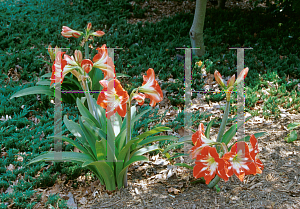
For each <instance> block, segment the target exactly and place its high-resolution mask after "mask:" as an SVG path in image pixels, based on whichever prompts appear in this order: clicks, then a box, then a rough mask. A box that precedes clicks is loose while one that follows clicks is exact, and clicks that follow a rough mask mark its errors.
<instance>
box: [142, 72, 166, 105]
mask: <svg viewBox="0 0 300 209" xmlns="http://www.w3.org/2000/svg"><path fill="white" fill-rule="evenodd" d="M143 79H144V82H143V85H142V86H141V87H139V89H138V90H139V92H142V93H144V94H145V98H149V99H150V106H152V107H154V106H155V105H156V103H157V102H161V101H162V100H163V93H162V91H161V88H160V86H159V84H158V82H157V81H156V80H155V73H154V70H153V69H152V68H149V69H148V70H147V75H143Z"/></svg>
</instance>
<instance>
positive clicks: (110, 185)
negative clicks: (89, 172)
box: [86, 161, 116, 191]
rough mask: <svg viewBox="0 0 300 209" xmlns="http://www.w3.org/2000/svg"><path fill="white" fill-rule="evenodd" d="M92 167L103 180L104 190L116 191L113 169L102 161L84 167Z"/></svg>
mask: <svg viewBox="0 0 300 209" xmlns="http://www.w3.org/2000/svg"><path fill="white" fill-rule="evenodd" d="M89 165H94V166H96V168H97V170H98V171H99V173H101V176H102V177H103V179H104V182H105V186H106V190H108V191H112V190H115V189H116V180H115V175H114V172H113V169H112V168H111V167H110V166H109V165H108V164H107V163H106V162H104V161H94V162H91V163H90V164H87V165H86V166H89Z"/></svg>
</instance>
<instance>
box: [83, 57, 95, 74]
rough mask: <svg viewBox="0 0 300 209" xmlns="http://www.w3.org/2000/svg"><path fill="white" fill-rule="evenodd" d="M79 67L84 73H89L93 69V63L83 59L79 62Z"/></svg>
mask: <svg viewBox="0 0 300 209" xmlns="http://www.w3.org/2000/svg"><path fill="white" fill-rule="evenodd" d="M81 67H82V69H83V70H84V71H85V72H86V73H89V72H90V71H91V70H92V68H93V62H92V61H91V60H89V59H84V60H82V62H81Z"/></svg>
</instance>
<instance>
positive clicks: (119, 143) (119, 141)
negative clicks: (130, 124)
mask: <svg viewBox="0 0 300 209" xmlns="http://www.w3.org/2000/svg"><path fill="white" fill-rule="evenodd" d="M126 130H127V129H124V130H123V131H121V132H120V133H119V134H118V136H117V137H116V139H115V141H116V147H117V150H118V153H119V152H120V151H121V149H122V148H123V147H124V145H125V141H126ZM116 155H118V154H116Z"/></svg>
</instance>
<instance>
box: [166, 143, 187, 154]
mask: <svg viewBox="0 0 300 209" xmlns="http://www.w3.org/2000/svg"><path fill="white" fill-rule="evenodd" d="M184 143H185V141H182V142H176V143H174V144H171V145H169V146H168V147H166V148H165V149H164V150H163V152H162V153H163V154H164V153H166V152H168V151H169V150H170V149H173V148H174V147H177V146H178V145H181V144H184Z"/></svg>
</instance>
